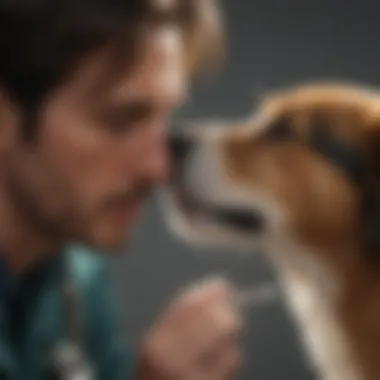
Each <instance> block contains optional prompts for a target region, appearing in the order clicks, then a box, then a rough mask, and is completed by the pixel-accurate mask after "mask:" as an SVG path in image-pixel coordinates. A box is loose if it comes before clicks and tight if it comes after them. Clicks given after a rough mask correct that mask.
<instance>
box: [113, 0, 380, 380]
mask: <svg viewBox="0 0 380 380" xmlns="http://www.w3.org/2000/svg"><path fill="white" fill-rule="evenodd" d="M222 5H223V9H224V13H225V18H226V22H227V27H228V33H229V57H228V62H227V66H226V67H225V69H224V71H223V73H222V74H221V75H220V77H219V78H218V79H217V80H215V81H213V82H212V83H207V84H200V85H197V87H196V88H194V90H193V92H192V99H191V101H190V103H189V104H188V106H187V107H186V109H185V110H184V111H183V115H184V116H186V117H226V118H235V117H240V116H244V115H246V114H247V113H248V112H250V111H251V110H252V108H253V106H254V104H255V102H256V101H257V100H258V99H259V98H260V96H262V95H265V93H267V92H269V91H271V90H273V89H276V88H279V87H284V86H288V85H292V84H295V83H297V82H303V81H309V80H323V79H343V80H350V81H358V82H364V83H371V84H374V85H379V84H380V23H379V17H378V15H379V13H378V11H379V10H380V3H378V2H376V1H375V0H373V1H368V0H367V1H365V0H362V1H360V2H359V1H358V0H351V1H345V0H309V1H305V0H229V1H222ZM115 271H116V274H117V278H118V280H119V285H120V286H121V294H122V301H123V302H124V306H125V318H127V321H128V323H127V325H126V335H127V339H128V342H129V343H131V344H132V345H133V344H134V343H135V342H136V340H137V339H138V337H139V336H140V334H141V333H142V331H143V330H144V328H146V327H148V326H149V324H150V323H152V322H153V320H154V319H155V317H156V316H157V314H158V313H159V312H160V311H161V309H162V308H163V307H164V306H165V305H166V302H167V301H168V300H169V299H170V298H171V297H172V296H173V295H174V294H175V293H176V291H177V290H178V288H179V287H182V286H184V285H186V284H187V283H189V282H191V281H194V280H196V279H198V278H201V277H203V276H205V275H207V274H213V273H224V274H227V275H228V276H230V278H232V279H233V280H235V281H237V282H238V283H239V284H242V285H248V284H256V283H257V284H259V283H262V282H266V281H268V280H271V279H272V272H271V268H270V267H269V266H268V264H267V263H266V261H265V255H263V253H260V252H253V253H252V255H251V256H246V255H242V254H241V253H240V252H231V251H202V252H201V251H194V250H192V249H191V248H189V247H188V246H185V245H184V244H182V243H181V242H179V241H177V240H175V238H174V237H172V236H171V235H170V234H169V233H168V231H167V230H166V228H165V225H164V224H163V220H162V218H161V215H160V211H159V209H158V207H157V205H156V203H155V202H154V200H153V201H152V202H151V204H150V205H149V207H148V210H147V212H146V215H145V217H144V220H143V221H142V223H141V224H140V226H139V227H138V231H137V234H136V238H135V239H133V241H132V242H131V244H130V245H129V246H128V248H127V252H126V254H125V255H124V256H123V257H120V258H118V259H117V261H116V262H115ZM244 344H245V347H246V352H247V359H248V360H247V363H246V365H245V367H244V370H243V372H242V373H241V377H240V379H241V380H294V379H297V380H310V379H314V378H315V377H314V375H313V372H312V371H310V370H309V369H308V365H307V361H306V360H305V357H304V354H303V350H302V347H301V346H300V344H299V342H298V340H297V335H296V332H295V328H294V325H293V323H292V321H291V320H290V318H289V317H288V315H287V311H286V309H285V308H284V306H283V304H282V303H281V300H280V301H278V302H275V303H273V304H271V305H269V306H268V307H265V308H260V309H259V310H253V311H252V312H251V313H250V314H249V327H248V330H247V332H246V335H245V338H244Z"/></svg>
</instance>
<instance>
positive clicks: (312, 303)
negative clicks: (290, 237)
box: [271, 242, 362, 380]
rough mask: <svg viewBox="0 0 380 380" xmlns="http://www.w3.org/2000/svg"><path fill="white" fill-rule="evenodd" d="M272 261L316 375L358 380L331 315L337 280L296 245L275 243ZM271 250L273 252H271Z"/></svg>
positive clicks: (311, 254) (329, 379) (326, 379)
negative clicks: (316, 372)
mask: <svg viewBox="0 0 380 380" xmlns="http://www.w3.org/2000/svg"><path fill="white" fill-rule="evenodd" d="M274 251H275V252H274V253H275V255H274V256H272V259H273V262H274V264H275V266H276V268H277V269H278V273H279V275H280V279H281V282H282V284H283V287H284V290H285V296H286V300H287V304H288V306H289V308H290V311H291V313H292V315H293V316H294V318H295V319H296V322H297V323H298V326H299V331H300V338H301V341H302V342H303V343H304V345H305V346H306V348H307V349H308V354H309V357H310V359H311V361H312V363H313V364H314V366H315V368H316V370H317V371H318V373H319V374H320V378H321V379H324V380H342V379H345V380H360V379H362V376H361V375H360V371H359V369H358V367H357V366H356V365H355V363H354V360H353V358H352V357H351V353H350V350H349V345H348V341H347V338H346V336H345V333H344V331H342V328H341V326H340V325H339V321H338V320H337V319H336V315H335V307H336V306H335V305H336V302H337V298H338V297H339V291H340V289H339V283H337V281H336V278H335V276H334V274H333V273H331V272H330V271H329V270H328V268H327V266H325V265H324V264H323V263H322V261H318V260H317V258H318V257H321V255H319V254H318V252H313V251H312V250H309V249H307V248H304V247H300V246H297V244H289V242H284V243H282V244H276V247H275V248H274ZM271 253H273V251H272V252H271Z"/></svg>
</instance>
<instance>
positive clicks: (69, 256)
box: [0, 245, 133, 380]
mask: <svg viewBox="0 0 380 380" xmlns="http://www.w3.org/2000/svg"><path fill="white" fill-rule="evenodd" d="M62 260H68V261H67V262H68V263H69V266H70V270H71V271H72V273H73V275H74V280H75V283H76V291H77V292H79V293H78V294H79V297H80V300H81V306H82V307H81V310H82V321H83V334H84V340H85V351H86V352H85V355H86V357H87V359H88V361H89V362H90V364H91V366H92V368H93V370H94V373H95V374H96V379H99V380H122V379H123V380H128V379H132V378H133V373H132V372H133V370H132V369H133V366H132V362H131V361H132V359H131V356H130V354H129V352H128V351H127V349H126V347H125V342H124V336H123V334H122V328H121V324H120V322H121V321H119V320H118V317H119V316H120V314H119V312H118V302H117V297H116V294H115V292H114V290H113V288H112V283H111V281H110V276H109V263H108V261H107V258H106V257H105V256H102V255H100V254H98V253H96V252H92V251H90V250H88V249H87V248H85V247H82V246H79V245H78V246H75V245H73V246H70V247H68V248H67V249H66V250H65V251H64V252H63V253H62V254H60V255H57V256H55V257H53V258H52V259H51V260H50V261H48V262H46V263H44V265H43V266H40V267H39V268H37V269H35V270H33V271H32V272H30V273H27V275H26V276H24V277H23V278H21V279H17V280H15V279H12V278H10V277H9V276H8V274H7V271H6V270H5V269H4V264H3V263H2V264H1V265H0V379H2V380H24V379H25V380H26V379H28V380H41V379H45V378H46V373H47V369H48V360H47V357H48V355H49V353H50V352H51V350H52V348H53V347H54V346H55V344H57V342H59V341H61V340H62V339H64V338H65V328H64V324H63V318H64V317H63V316H64V307H63V300H62V296H61V281H62V276H61V274H62V270H63V265H62Z"/></svg>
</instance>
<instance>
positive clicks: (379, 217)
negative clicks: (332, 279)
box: [363, 113, 380, 257]
mask: <svg viewBox="0 0 380 380" xmlns="http://www.w3.org/2000/svg"><path fill="white" fill-rule="evenodd" d="M364 134H365V136H364V149H365V153H366V161H367V165H368V167H367V169H368V176H367V180H366V183H365V186H364V189H363V212H364V225H365V228H366V237H367V242H368V244H369V249H370V250H371V252H374V253H376V257H377V254H379V255H380V113H379V116H376V117H373V118H371V119H370V120H369V122H368V124H367V128H366V129H365V130H364ZM379 257H380V256H379Z"/></svg>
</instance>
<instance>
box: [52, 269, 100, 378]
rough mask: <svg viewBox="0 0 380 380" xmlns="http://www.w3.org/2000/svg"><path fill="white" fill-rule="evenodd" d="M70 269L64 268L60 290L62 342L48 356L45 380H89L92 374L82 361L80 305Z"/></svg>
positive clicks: (92, 376) (83, 351)
mask: <svg viewBox="0 0 380 380" xmlns="http://www.w3.org/2000/svg"><path fill="white" fill-rule="evenodd" d="M70 269H71V268H70V265H66V266H65V270H64V277H63V279H62V280H63V281H62V284H61V286H60V292H61V299H62V303H63V314H64V315H63V325H64V338H63V339H61V340H60V341H59V342H57V343H56V344H55V345H54V346H53V347H52V348H51V349H50V351H49V353H48V358H47V360H48V375H47V378H48V379H49V380H54V379H56V380H93V379H95V374H94V372H93V368H92V367H91V364H90V363H89V361H88V360H87V358H86V355H85V347H84V336H83V335H84V334H83V331H84V329H83V318H82V305H83V304H82V302H81V299H80V297H79V292H78V291H77V288H76V284H75V281H74V276H73V275H72V270H70Z"/></svg>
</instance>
